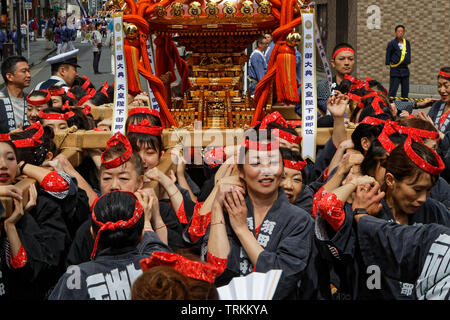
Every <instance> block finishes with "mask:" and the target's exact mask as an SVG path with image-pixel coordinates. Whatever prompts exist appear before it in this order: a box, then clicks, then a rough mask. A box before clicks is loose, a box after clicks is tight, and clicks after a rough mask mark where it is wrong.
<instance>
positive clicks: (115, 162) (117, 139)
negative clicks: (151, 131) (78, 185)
mask: <svg viewBox="0 0 450 320" xmlns="http://www.w3.org/2000/svg"><path fill="white" fill-rule="evenodd" d="M119 143H123V144H124V146H125V149H126V151H125V152H124V153H123V154H122V155H121V156H119V157H117V158H114V159H112V160H110V161H105V159H104V158H103V156H104V154H105V152H106V151H107V150H108V148H111V147H113V146H115V145H117V144H119ZM132 153H133V148H132V147H131V144H130V142H129V141H128V139H127V137H125V136H124V135H123V134H122V133H120V131H119V132H117V133H116V134H115V135H113V136H112V137H111V139H109V140H108V142H107V143H106V149H105V151H103V152H102V154H101V155H100V159H101V161H102V165H103V167H105V168H106V169H112V168H117V167H118V166H120V165H122V164H124V163H125V162H127V161H128V160H130V157H131V154H132Z"/></svg>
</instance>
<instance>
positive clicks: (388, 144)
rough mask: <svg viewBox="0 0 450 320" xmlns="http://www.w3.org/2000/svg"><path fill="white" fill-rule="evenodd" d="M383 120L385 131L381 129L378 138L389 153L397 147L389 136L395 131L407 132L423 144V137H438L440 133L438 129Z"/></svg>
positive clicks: (381, 121) (409, 136)
mask: <svg viewBox="0 0 450 320" xmlns="http://www.w3.org/2000/svg"><path fill="white" fill-rule="evenodd" d="M372 119H373V118H372ZM364 120H365V119H364ZM368 121H371V120H370V119H369V120H368ZM383 122H384V124H385V125H384V128H383V131H381V133H380V135H379V136H378V140H379V141H380V142H381V145H382V146H383V148H384V149H385V150H386V151H387V152H388V153H389V154H390V153H391V152H392V150H394V149H395V147H396V145H395V144H394V143H393V142H392V141H391V140H390V139H389V136H390V135H391V134H393V133H395V132H398V133H400V134H406V135H408V138H411V139H413V140H414V141H416V142H419V143H422V144H423V140H422V138H425V139H438V138H439V134H438V132H436V131H428V130H423V129H417V128H411V127H405V126H401V125H399V124H398V123H396V122H394V121H391V120H386V121H383V120H380V122H379V123H383Z"/></svg>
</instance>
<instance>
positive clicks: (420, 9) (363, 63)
mask: <svg viewBox="0 0 450 320" xmlns="http://www.w3.org/2000/svg"><path fill="white" fill-rule="evenodd" d="M315 2H316V5H317V18H318V24H319V26H320V28H321V29H322V30H321V33H322V34H323V35H325V37H326V38H325V39H324V42H325V43H326V48H327V56H328V61H330V59H331V51H332V50H333V48H334V46H335V45H336V44H337V43H340V42H348V43H349V44H351V45H352V46H353V47H355V49H356V51H357V58H356V69H355V71H356V72H355V76H357V77H359V78H365V77H366V76H368V77H371V78H373V79H377V80H378V81H380V82H383V83H389V66H386V65H385V54H386V46H387V44H388V42H389V41H391V40H392V39H394V37H395V36H394V29H395V26H397V25H399V24H402V25H404V26H405V27H406V38H407V39H408V40H409V41H410V43H411V54H412V57H411V65H410V68H409V69H410V71H411V76H410V83H411V84H418V85H433V86H435V85H436V77H437V73H438V71H439V69H440V68H441V67H444V66H450V41H449V40H450V27H449V25H450V1H448V0H431V1H421V0H316V1H315ZM319 63H320V62H319Z"/></svg>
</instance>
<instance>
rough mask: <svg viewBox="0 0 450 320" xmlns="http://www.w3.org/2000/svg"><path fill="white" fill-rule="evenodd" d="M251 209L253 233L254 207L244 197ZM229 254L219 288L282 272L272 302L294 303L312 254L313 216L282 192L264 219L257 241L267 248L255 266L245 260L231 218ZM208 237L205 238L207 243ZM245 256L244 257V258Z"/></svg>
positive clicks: (251, 228) (253, 229) (248, 218)
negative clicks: (253, 275) (242, 278)
mask: <svg viewBox="0 0 450 320" xmlns="http://www.w3.org/2000/svg"><path fill="white" fill-rule="evenodd" d="M245 201H246V203H247V208H248V216H247V222H248V224H249V229H250V230H251V231H252V232H253V233H254V232H255V228H254V223H253V221H254V218H253V217H254V214H253V205H252V203H251V201H250V198H249V197H248V195H247V196H246V197H245ZM225 220H226V226H227V233H228V239H229V241H230V253H229V254H228V257H227V259H228V262H227V267H226V269H225V271H224V272H223V273H222V274H221V275H220V276H219V277H218V278H217V279H216V285H217V286H221V285H225V284H227V283H229V282H230V281H231V280H232V278H233V277H238V276H243V275H247V274H249V273H251V272H252V271H253V268H254V271H255V272H263V273H264V272H268V271H270V270H272V269H281V270H282V271H283V272H282V274H281V278H280V282H279V283H278V287H277V289H276V291H275V295H274V297H273V299H292V298H295V297H296V290H295V289H296V287H297V282H298V281H299V280H300V279H301V278H302V275H303V272H304V270H305V269H306V266H307V264H308V260H309V257H310V252H311V242H312V237H311V233H312V227H313V220H312V218H311V215H310V214H309V213H307V212H305V211H304V210H303V209H300V208H298V207H296V206H294V205H292V204H290V203H289V200H288V199H287V197H286V195H285V194H284V191H283V190H282V189H281V188H279V190H278V199H277V200H276V201H275V202H274V204H273V205H272V207H271V208H270V210H269V211H268V212H267V215H266V216H265V218H264V220H263V222H262V224H261V228H260V230H259V233H258V235H257V237H256V239H257V240H258V242H259V243H260V244H261V246H262V247H263V248H264V251H263V252H261V254H260V255H259V257H258V261H257V263H256V266H252V265H251V263H250V260H249V259H248V258H246V254H245V251H244V250H243V248H242V246H241V244H240V242H239V239H238V238H237V236H236V235H235V234H234V232H233V230H232V228H231V226H230V222H229V219H228V215H225ZM206 238H207V237H205V239H206ZM241 253H243V255H244V257H241Z"/></svg>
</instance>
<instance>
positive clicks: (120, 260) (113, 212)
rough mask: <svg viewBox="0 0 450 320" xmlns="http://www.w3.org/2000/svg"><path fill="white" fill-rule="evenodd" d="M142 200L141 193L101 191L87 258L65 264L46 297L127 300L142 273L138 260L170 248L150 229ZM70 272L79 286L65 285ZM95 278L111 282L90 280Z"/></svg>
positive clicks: (96, 203)
mask: <svg viewBox="0 0 450 320" xmlns="http://www.w3.org/2000/svg"><path fill="white" fill-rule="evenodd" d="M145 203H146V201H145V200H144V199H143V198H142V195H140V194H133V193H130V192H126V191H113V192H110V193H107V194H104V195H103V196H101V197H100V198H99V199H98V200H97V201H96V202H95V204H94V206H93V208H92V227H91V232H92V236H93V237H94V238H95V240H94V247H93V250H92V254H91V261H89V262H86V263H82V264H80V265H77V266H71V267H69V268H68V269H67V272H66V273H65V274H64V275H63V276H62V277H61V279H60V280H59V282H58V283H57V285H56V286H55V288H54V289H53V291H52V293H51V294H50V296H49V299H50V300H129V299H131V287H132V285H133V282H134V280H135V279H136V278H138V277H139V276H140V275H141V274H142V270H141V266H140V264H139V262H140V260H142V259H144V258H147V257H148V256H150V255H151V254H152V253H153V252H154V251H164V252H168V251H170V249H169V248H168V247H167V246H166V245H165V244H164V243H163V242H161V240H160V239H159V238H158V236H157V235H156V234H155V233H154V232H153V229H152V225H151V223H150V218H149V216H147V213H146V212H145V210H147V209H148V208H145V207H144V206H146V204H145ZM74 272H76V273H77V274H78V275H79V276H80V277H81V278H80V279H79V282H78V283H79V286H76V285H75V286H68V285H67V284H68V283H69V282H70V278H71V277H73V275H74ZM99 277H100V278H103V280H105V277H107V278H111V279H112V281H106V280H105V281H95V280H94V279H98V278H99ZM68 281H69V282H68ZM93 281H94V282H93Z"/></svg>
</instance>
